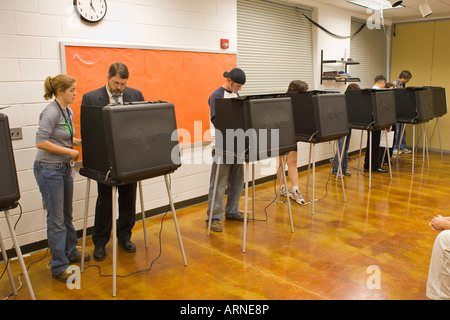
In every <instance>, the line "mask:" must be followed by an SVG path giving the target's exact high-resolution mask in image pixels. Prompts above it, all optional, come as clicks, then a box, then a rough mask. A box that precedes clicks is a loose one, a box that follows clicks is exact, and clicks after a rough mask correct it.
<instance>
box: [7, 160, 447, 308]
mask: <svg viewBox="0 0 450 320" xmlns="http://www.w3.org/2000/svg"><path fill="white" fill-rule="evenodd" d="M357 165H358V160H357V159H355V158H352V159H351V160H350V161H349V170H350V171H351V172H352V175H351V176H350V177H345V179H344V183H345V194H346V202H344V200H343V193H342V188H341V182H340V181H338V182H336V181H335V180H334V179H333V178H331V179H330V180H329V177H330V166H329V165H325V166H321V167H318V168H317V169H316V184H315V185H316V188H315V192H316V194H315V198H316V199H319V200H317V201H316V202H315V208H314V214H312V211H311V204H308V205H304V206H301V205H298V204H292V206H291V209H292V215H293V226H294V232H291V227H290V222H289V213H288V206H287V204H286V203H284V202H280V203H278V204H277V203H272V200H273V199H274V198H275V192H274V182H269V183H266V184H263V185H259V186H257V187H256V192H255V199H256V201H255V204H256V209H255V216H254V218H255V220H253V221H249V223H248V229H247V238H246V252H245V253H243V252H242V245H243V223H242V222H236V221H224V223H223V232H221V233H216V232H211V234H210V235H209V236H207V235H206V231H207V230H206V223H205V217H206V204H205V203H203V204H199V205H195V206H192V207H189V208H185V209H180V210H178V211H177V217H178V222H179V226H180V230H181V234H182V239H183V244H184V249H185V252H186V258H187V266H185V265H184V263H183V259H182V255H181V251H180V247H179V245H178V240H177V236H176V232H175V228H174V221H173V218H172V214H171V213H169V214H167V215H166V217H165V218H164V220H163V221H162V219H161V216H159V217H154V218H150V219H147V233H148V237H149V246H148V248H145V245H144V240H143V239H144V238H143V229H142V223H141V222H138V223H136V226H135V228H134V234H133V238H132V240H133V241H134V243H135V244H136V246H137V252H136V253H133V254H130V253H126V252H124V251H123V250H122V249H119V250H118V269H117V273H118V275H119V277H118V278H117V296H116V297H115V298H113V297H112V278H111V276H110V275H111V273H112V258H111V257H112V253H111V249H112V241H110V243H109V244H108V246H107V254H108V257H107V258H106V259H105V260H104V261H101V262H97V261H94V260H93V259H91V261H89V262H88V263H87V265H88V266H89V267H87V268H86V269H85V270H84V272H83V273H81V277H80V282H79V283H78V284H79V288H76V287H75V288H71V289H70V288H68V287H67V286H66V284H64V283H61V282H59V281H58V280H55V279H53V278H52V277H51V274H50V271H49V270H48V267H47V264H48V262H49V259H50V253H47V255H46V250H43V251H39V252H35V253H33V254H31V255H30V256H28V257H26V259H25V262H26V264H27V265H29V264H30V263H32V262H33V261H37V260H39V259H41V258H43V259H42V260H41V261H39V262H37V263H35V264H33V265H31V266H30V267H29V276H30V279H31V283H32V285H33V289H34V293H35V295H36V298H37V299H42V300H97V299H98V300H108V299H119V300H127V299H138V300H141V299H150V300H241V299H242V300H264V299H269V300H297V299H298V300H360V299H379V300H399V299H402V300H403V299H406V300H417V299H427V297H426V295H425V288H426V281H427V274H428V266H429V260H430V255H431V249H432V246H433V242H434V239H435V237H436V232H434V231H432V230H431V229H430V227H429V226H428V222H429V221H430V219H431V218H432V217H433V216H434V215H437V214H442V215H445V214H446V211H447V208H448V194H449V191H450V183H449V182H450V175H449V173H450V156H449V155H447V154H444V156H443V158H441V156H440V154H439V153H433V152H431V153H430V165H429V167H428V166H427V165H426V163H425V164H424V163H423V162H422V156H421V155H419V156H418V157H416V162H415V170H414V171H415V172H414V174H411V155H403V154H402V155H401V156H400V161H399V164H398V165H395V166H393V177H392V180H390V178H389V174H387V173H373V176H372V188H371V189H369V184H368V180H369V178H368V172H367V171H365V172H360V173H358V171H357ZM299 179H300V188H301V190H302V192H303V195H304V197H305V199H310V198H311V194H312V190H311V189H312V180H310V183H309V188H308V189H309V190H308V193H306V182H307V173H306V172H301V173H300V174H299ZM250 194H251V193H250ZM241 201H242V202H241V203H242V205H241V208H244V205H243V203H244V199H243V198H242V199H241ZM249 206H250V207H249V208H250V209H251V201H249ZM161 222H163V224H162V233H161V242H160V239H159V233H160V230H161ZM79 243H80V245H81V240H80V242H79ZM87 248H88V252H89V253H90V254H91V257H92V250H93V245H92V242H91V239H90V238H88V239H87ZM160 248H161V254H160ZM159 254H160V257H159V258H158V259H156V260H155V261H154V262H153V264H152V261H153V260H154V259H155V258H157V257H158V256H159ZM11 266H12V270H13V274H14V276H15V281H16V283H17V285H19V284H18V280H17V276H18V275H19V274H20V267H19V264H18V262H17V260H15V261H12V262H11ZM150 266H151V269H150V270H147V271H142V272H139V273H134V272H136V271H140V270H145V269H149V268H150ZM0 268H1V269H0V271H3V268H4V264H3V263H1V264H0ZM132 273H133V274H132ZM22 282H23V281H22ZM10 293H11V288H10V285H9V280H8V277H7V275H6V274H5V275H4V276H3V278H2V279H0V297H2V298H3V297H7V296H8V295H9V294H10ZM9 299H10V300H24V299H29V293H28V291H27V288H26V286H25V285H23V287H22V288H21V289H20V290H19V293H18V296H11V297H10V298H9Z"/></svg>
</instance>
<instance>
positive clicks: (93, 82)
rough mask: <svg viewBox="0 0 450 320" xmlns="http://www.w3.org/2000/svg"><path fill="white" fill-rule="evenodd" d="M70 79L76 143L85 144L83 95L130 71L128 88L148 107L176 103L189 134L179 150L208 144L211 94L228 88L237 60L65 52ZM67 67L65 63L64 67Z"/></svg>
mask: <svg viewBox="0 0 450 320" xmlns="http://www.w3.org/2000/svg"><path fill="white" fill-rule="evenodd" d="M61 50H62V54H63V55H64V59H63V60H65V68H66V74H68V75H70V76H72V77H74V78H75V79H76V81H77V96H76V98H75V101H74V103H73V104H72V105H71V106H70V107H71V109H72V110H73V111H74V116H75V129H76V132H77V134H76V137H78V138H80V107H81V99H82V97H83V94H85V93H86V92H89V91H92V90H95V89H98V88H100V87H102V86H104V85H106V82H107V76H108V69H109V66H110V65H111V64H112V63H114V62H122V63H124V64H126V65H127V67H128V70H129V72H130V77H129V79H128V84H127V86H129V87H132V88H135V89H138V90H140V91H142V93H143V95H144V98H145V100H146V101H156V100H163V101H167V102H170V103H173V104H174V106H175V115H176V119H177V127H178V129H185V130H187V131H188V132H189V133H190V138H191V139H190V140H191V141H185V139H184V138H185V137H184V135H180V144H190V143H197V142H202V141H209V140H210V135H209V134H208V133H206V134H205V131H207V130H209V123H210V120H209V105H208V98H209V96H210V95H211V93H212V92H213V91H214V90H215V89H217V88H218V87H219V86H221V85H222V84H223V83H224V78H223V72H224V71H227V70H228V71H229V70H231V69H232V68H234V67H235V66H236V55H235V54H230V53H209V52H192V51H175V50H157V49H141V48H138V49H134V48H131V49H129V48H112V47H102V46H100V47H95V46H84V45H80V46H77V45H68V44H64V45H63V46H62V49H61ZM63 63H64V61H63ZM196 121H201V134H199V132H196V134H195V135H194V122H196Z"/></svg>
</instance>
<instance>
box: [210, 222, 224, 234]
mask: <svg viewBox="0 0 450 320" xmlns="http://www.w3.org/2000/svg"><path fill="white" fill-rule="evenodd" d="M207 226H208V225H207ZM211 230H212V231H215V232H222V225H221V224H220V221H211Z"/></svg>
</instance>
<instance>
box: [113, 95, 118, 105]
mask: <svg viewBox="0 0 450 320" xmlns="http://www.w3.org/2000/svg"><path fill="white" fill-rule="evenodd" d="M113 98H114V103H115V104H119V103H120V102H119V96H116V95H113Z"/></svg>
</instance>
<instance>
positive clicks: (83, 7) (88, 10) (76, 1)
mask: <svg viewBox="0 0 450 320" xmlns="http://www.w3.org/2000/svg"><path fill="white" fill-rule="evenodd" d="M73 6H74V7H75V11H76V12H77V14H78V15H79V16H80V18H81V19H82V20H83V21H86V22H90V23H94V22H99V21H100V20H102V19H103V18H104V17H105V16H106V10H107V5H106V0H73Z"/></svg>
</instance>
